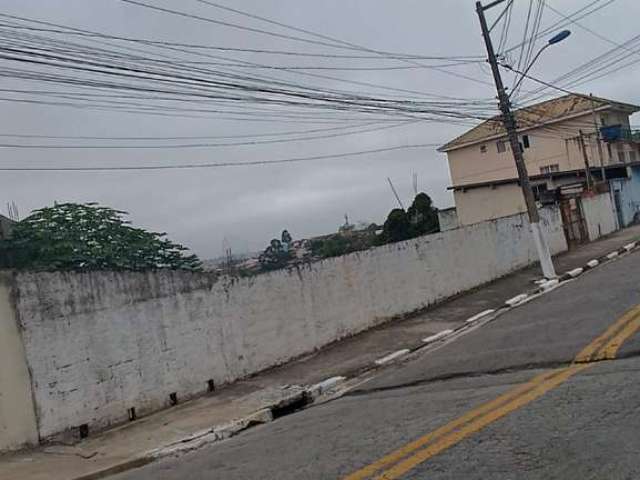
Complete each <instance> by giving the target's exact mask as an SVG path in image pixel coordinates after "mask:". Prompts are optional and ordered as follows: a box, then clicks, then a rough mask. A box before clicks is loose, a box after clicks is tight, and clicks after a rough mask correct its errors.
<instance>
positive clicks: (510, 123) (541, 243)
mask: <svg viewBox="0 0 640 480" xmlns="http://www.w3.org/2000/svg"><path fill="white" fill-rule="evenodd" d="M504 1H505V0H494V1H493V2H491V3H489V4H488V5H487V6H486V7H483V6H482V3H481V2H479V1H478V2H476V12H477V13H478V17H479V18H480V26H481V28H482V36H483V38H484V43H485V46H486V48H487V55H488V60H489V64H490V65H491V72H492V73H493V80H494V82H495V84H496V90H497V92H498V101H499V107H500V111H501V112H502V121H503V123H504V128H505V130H506V132H507V137H508V138H509V145H510V146H511V152H512V153H513V159H514V161H515V163H516V170H517V171H518V179H519V182H520V187H521V188H522V194H523V195H524V201H525V204H526V206H527V213H528V215H529V224H530V226H531V234H532V235H533V241H534V243H535V246H536V250H537V252H538V258H539V259H540V266H541V267H542V274H543V275H544V277H545V278H555V277H556V272H555V270H554V268H553V261H552V260H551V254H550V253H549V245H548V244H547V240H546V238H545V236H544V234H543V232H542V229H541V228H540V214H539V212H538V207H537V206H536V200H535V197H534V196H533V190H532V189H531V182H530V181H529V174H528V173H527V167H526V166H525V163H524V157H523V155H522V150H521V148H520V143H519V142H518V133H517V131H516V122H515V119H514V117H513V113H512V112H511V102H510V101H509V96H508V95H507V92H506V90H505V88H504V84H503V83H502V77H501V76H500V70H499V68H498V61H497V59H496V54H495V51H494V50H493V43H492V42H491V35H490V33H489V28H488V27H487V19H486V18H485V16H484V12H485V10H488V9H490V8H492V7H495V6H496V5H498V4H500V3H502V2H504Z"/></svg>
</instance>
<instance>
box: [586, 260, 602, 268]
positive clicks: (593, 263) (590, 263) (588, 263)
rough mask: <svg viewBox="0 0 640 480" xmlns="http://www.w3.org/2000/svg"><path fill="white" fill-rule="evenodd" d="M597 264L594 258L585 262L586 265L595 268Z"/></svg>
mask: <svg viewBox="0 0 640 480" xmlns="http://www.w3.org/2000/svg"><path fill="white" fill-rule="evenodd" d="M599 264H600V262H599V261H598V260H596V259H595V258H594V259H593V260H589V261H588V262H587V264H586V267H589V268H596V267H597V266H598V265H599Z"/></svg>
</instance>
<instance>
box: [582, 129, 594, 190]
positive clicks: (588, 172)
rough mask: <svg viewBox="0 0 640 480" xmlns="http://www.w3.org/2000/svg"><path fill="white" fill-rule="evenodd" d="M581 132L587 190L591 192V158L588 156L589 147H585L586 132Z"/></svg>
mask: <svg viewBox="0 0 640 480" xmlns="http://www.w3.org/2000/svg"><path fill="white" fill-rule="evenodd" d="M579 132H580V148H581V149H582V158H583V159H584V174H585V176H586V180H587V190H591V186H592V185H593V179H592V178H591V168H590V167H589V156H588V155H587V147H585V145H584V132H583V131H582V130H579Z"/></svg>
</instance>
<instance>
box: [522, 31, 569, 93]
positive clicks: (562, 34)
mask: <svg viewBox="0 0 640 480" xmlns="http://www.w3.org/2000/svg"><path fill="white" fill-rule="evenodd" d="M569 35H571V30H562V31H561V32H559V33H557V34H555V35H554V36H553V37H551V38H550V39H549V41H548V42H547V43H546V45H544V46H543V47H542V48H541V49H540V50H538V53H536V55H535V57H533V60H531V63H530V64H529V66H528V67H527V68H525V70H524V72H522V75H521V76H520V80H518V82H517V83H516V84H515V85H514V86H513V89H512V90H511V93H510V94H509V96H511V95H513V92H515V91H516V90H518V87H519V86H520V84H521V83H522V81H523V80H524V79H525V77H526V76H527V73H529V70H531V67H533V64H534V63H536V60H538V57H539V56H540V54H541V53H542V52H544V51H545V50H546V49H547V48H549V47H550V46H551V45H555V44H556V43H560V42H561V41H563V40H564V39H565V38H567V37H568V36H569Z"/></svg>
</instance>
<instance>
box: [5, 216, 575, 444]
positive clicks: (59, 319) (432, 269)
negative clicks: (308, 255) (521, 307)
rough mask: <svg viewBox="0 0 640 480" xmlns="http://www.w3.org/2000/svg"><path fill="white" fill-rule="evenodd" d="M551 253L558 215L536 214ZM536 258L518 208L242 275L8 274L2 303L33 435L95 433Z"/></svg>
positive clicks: (558, 242) (560, 242)
mask: <svg viewBox="0 0 640 480" xmlns="http://www.w3.org/2000/svg"><path fill="white" fill-rule="evenodd" d="M543 218H544V221H543V224H544V225H545V227H546V229H547V231H548V233H549V239H550V242H549V243H550V247H551V249H552V251H553V252H559V251H562V250H565V249H566V243H565V240H564V235H563V232H562V226H561V223H560V218H559V215H558V212H557V211H555V210H553V211H546V212H544V215H543ZM535 258H536V255H535V249H534V246H533V245H532V241H531V239H530V234H529V229H528V224H527V223H526V220H525V217H524V215H515V216H512V217H506V218H501V219H497V220H492V221H488V222H483V223H479V224H476V225H469V226H466V227H462V228H458V229H454V230H450V231H447V232H442V233H438V234H434V235H428V236H425V237H421V238H417V239H413V240H409V241H405V242H400V243H396V244H392V245H386V246H382V247H378V248H374V249H371V250H367V251H364V252H359V253H353V254H350V255H346V256H343V257H338V258H332V259H327V260H323V261H320V262H317V263H313V264H309V265H305V266H301V267H298V268H293V269H289V270H281V271H275V272H271V273H268V274H264V275H258V276H256V277H250V278H242V279H232V278H225V277H223V278H219V279H216V278H215V277H213V276H210V275H208V274H194V273H186V272H172V271H158V272H150V273H127V272H96V273H61V272H57V273H22V274H19V275H17V277H16V282H17V283H16V288H17V289H18V291H19V295H18V298H17V304H16V308H17V311H18V314H19V318H20V322H21V325H22V327H23V335H22V336H23V340H24V345H25V350H26V357H27V360H28V364H29V366H30V368H31V371H32V375H33V395H34V398H35V402H36V405H37V412H38V421H39V428H40V434H41V436H42V437H43V438H46V437H49V436H51V435H54V434H57V433H60V432H62V431H64V430H65V429H69V428H73V427H76V426H79V425H81V424H88V425H89V426H90V428H92V429H96V428H103V427H106V426H108V425H110V424H114V423H119V422H123V421H126V419H127V409H129V408H131V407H135V408H136V412H137V413H138V414H139V415H142V414H145V413H148V412H151V411H154V410H157V409H160V408H162V407H163V406H166V405H168V404H169V394H170V393H172V392H176V393H177V395H178V398H185V397H189V396H192V395H196V394H198V393H201V392H203V391H205V390H206V387H207V381H208V380H210V379H212V380H213V381H214V382H215V384H216V385H220V384H223V383H226V382H231V381H233V380H235V379H238V378H241V377H244V376H247V375H249V374H252V373H255V372H258V371H260V370H263V369H266V368H268V367H271V366H274V365H277V364H280V363H283V362H286V361H287V360H290V359H292V358H294V357H297V356H299V355H302V354H305V353H308V352H311V351H313V350H315V349H317V348H320V347H322V346H324V345H327V344H328V343H330V342H332V341H335V340H337V339H340V338H342V337H345V336H348V335H352V334H354V333H357V332H360V331H363V330H366V329H368V328H370V327H372V326H374V325H377V324H379V323H381V322H383V321H385V320H388V319H390V318H392V317H395V316H398V315H404V314H407V313H410V312H413V311H416V310H419V309H422V308H424V307H426V306H428V305H430V304H433V303H434V302H437V301H439V300H442V299H444V298H446V297H449V296H452V295H455V294H457V293H459V292H461V291H464V290H467V289H469V288H473V287H475V286H478V285H480V284H482V283H485V282H488V281H490V280H493V279H495V278H497V277H500V276H502V275H505V274H507V273H509V272H511V271H514V270H516V269H518V268H521V267H523V266H525V265H527V264H529V263H531V262H533V261H534V260H535Z"/></svg>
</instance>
